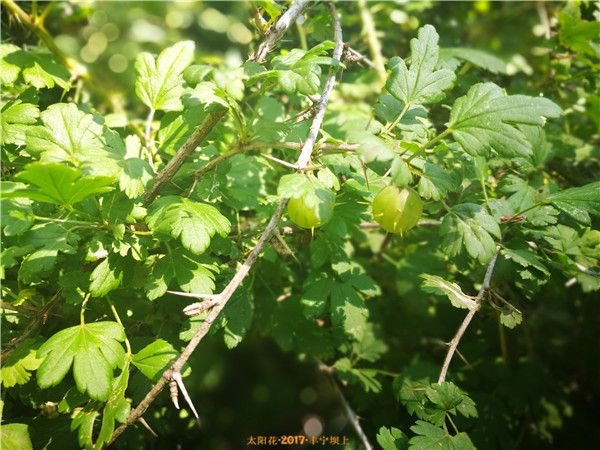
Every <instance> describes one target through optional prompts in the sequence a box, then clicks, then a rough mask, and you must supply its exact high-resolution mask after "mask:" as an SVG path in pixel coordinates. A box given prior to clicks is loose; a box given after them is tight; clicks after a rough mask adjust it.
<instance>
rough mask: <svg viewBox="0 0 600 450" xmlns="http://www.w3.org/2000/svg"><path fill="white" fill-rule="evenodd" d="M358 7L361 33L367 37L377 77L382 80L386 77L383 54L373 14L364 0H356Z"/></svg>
mask: <svg viewBox="0 0 600 450" xmlns="http://www.w3.org/2000/svg"><path fill="white" fill-rule="evenodd" d="M358 9H359V10H360V18H361V20H362V23H363V33H364V34H365V37H366V38H367V44H368V46H369V51H370V53H371V58H372V59H373V65H374V66H375V69H376V70H377V75H379V79H380V80H381V81H382V82H384V81H385V79H386V78H387V73H386V71H385V62H384V60H383V54H382V53H381V43H380V42H379V38H378V37H377V30H376V29H375V22H374V20H373V16H372V15H371V12H370V11H369V8H368V6H367V2H366V0H358Z"/></svg>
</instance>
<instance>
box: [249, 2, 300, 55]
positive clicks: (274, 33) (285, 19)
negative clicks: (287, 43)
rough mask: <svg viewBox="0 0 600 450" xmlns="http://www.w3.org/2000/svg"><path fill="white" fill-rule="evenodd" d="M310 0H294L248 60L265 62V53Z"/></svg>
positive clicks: (273, 46)
mask: <svg viewBox="0 0 600 450" xmlns="http://www.w3.org/2000/svg"><path fill="white" fill-rule="evenodd" d="M310 3H311V0H296V1H295V2H294V3H293V4H292V6H290V8H289V9H288V10H287V11H286V12H284V13H283V14H282V15H281V17H280V18H279V20H277V22H276V23H275V24H274V25H273V26H272V27H271V28H270V29H269V30H268V31H267V34H266V36H265V39H264V40H263V41H262V43H261V44H260V45H259V46H258V48H257V49H256V51H255V52H254V53H253V54H252V55H250V57H249V58H248V60H250V61H256V62H259V63H262V62H265V59H266V58H267V55H268V54H269V52H271V50H273V49H274V48H275V46H276V45H277V43H278V42H279V40H280V39H281V37H282V36H283V35H284V34H285V32H286V31H287V29H288V28H289V27H290V26H292V24H294V22H296V19H298V17H299V16H300V14H302V13H303V12H304V9H305V8H306V7H307V6H308V5H309V4H310Z"/></svg>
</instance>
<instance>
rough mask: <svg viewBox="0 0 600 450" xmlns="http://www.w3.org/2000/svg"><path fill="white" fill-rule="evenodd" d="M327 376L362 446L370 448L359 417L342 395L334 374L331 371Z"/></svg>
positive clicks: (366, 448) (366, 449)
mask: <svg viewBox="0 0 600 450" xmlns="http://www.w3.org/2000/svg"><path fill="white" fill-rule="evenodd" d="M329 376H330V379H331V382H332V383H333V386H334V388H335V391H336V392H337V394H338V397H339V398H340V401H341V402H342V406H343V407H344V411H345V412H346V416H348V420H349V421H350V423H351V424H352V426H353V427H354V431H356V434H357V435H358V437H359V438H360V441H361V442H362V444H363V447H364V448H365V450H372V449H373V447H372V446H371V443H370V442H369V439H368V438H367V435H366V434H365V432H364V431H363V429H362V427H361V426H360V418H359V417H358V416H357V415H356V413H355V412H354V410H353V409H352V406H350V403H348V400H346V397H345V396H344V393H343V392H342V389H341V388H340V386H339V384H338V382H337V381H336V379H335V376H334V375H333V374H332V373H331V372H329Z"/></svg>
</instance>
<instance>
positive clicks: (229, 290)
mask: <svg viewBox="0 0 600 450" xmlns="http://www.w3.org/2000/svg"><path fill="white" fill-rule="evenodd" d="M306 3H308V2H305V1H303V0H297V2H296V3H295V4H294V5H293V6H292V8H294V7H295V6H296V7H297V6H298V5H299V4H300V5H301V6H302V5H303V6H305V4H306ZM303 6H302V7H303ZM292 8H290V10H291V9H292ZM329 8H330V11H331V13H332V17H333V20H334V24H335V28H336V41H337V43H336V48H335V50H334V56H336V58H337V59H338V60H339V58H340V56H341V51H342V46H343V43H342V41H341V39H342V36H341V28H340V25H339V18H338V16H337V13H336V11H335V7H334V6H333V4H332V3H329ZM288 12H289V10H288ZM300 12H301V9H300ZM300 12H298V14H300ZM280 20H281V18H280ZM286 20H287V19H286ZM288 26H289V24H288ZM334 81H335V75H331V76H330V77H329V79H328V81H327V84H326V87H325V90H324V91H323V95H322V97H321V104H322V105H323V108H322V111H320V118H318V117H315V119H314V121H313V124H312V126H311V133H313V128H314V127H315V126H316V125H315V123H316V124H318V126H319V129H320V126H321V123H322V121H323V115H324V113H325V110H324V108H325V107H326V106H327V97H328V96H329V93H330V92H331V89H332V88H333V82H334ZM323 100H325V101H323ZM222 114H224V112H223V113H222ZM215 123H216V122H215ZM200 128H202V125H200ZM211 128H212V127H211ZM319 129H317V130H316V132H314V135H315V136H316V134H317V133H318V132H319ZM197 131H198V129H197V130H196V131H195V132H194V134H196V133H197ZM190 139H191V138H190ZM190 139H189V140H188V141H187V142H186V143H185V144H184V147H185V146H186V145H187V144H188V142H189V141H190ZM307 141H308V142H310V144H309V145H307V144H305V145H304V147H303V151H302V153H301V155H300V157H302V154H305V155H307V157H308V158H310V155H311V154H312V151H313V150H314V146H315V139H314V138H313V139H312V140H310V139H307ZM193 148H195V146H194V147H192V149H191V150H190V152H191V151H192V150H193ZM182 150H183V147H182V149H180V150H179V152H178V154H179V153H181V152H182ZM186 156H187V155H186ZM305 157H306V156H305ZM175 158H177V155H176V156H175ZM175 158H174V159H175ZM183 159H185V157H184V158H182V159H181V164H182V163H183ZM299 160H300V158H299ZM307 160H308V159H307ZM171 161H172V160H171ZM169 164H170V163H169ZM181 164H179V166H181ZM179 166H177V167H176V168H175V170H174V171H173V170H171V172H169V173H170V176H168V175H169V174H166V175H164V176H163V179H164V181H163V182H162V184H164V183H165V182H167V181H168V180H169V179H170V178H171V177H172V176H173V175H174V174H175V172H176V171H177V169H178V168H179ZM298 166H299V167H306V164H300V161H299V162H298ZM165 169H166V168H165ZM164 171H165V170H164V169H163V172H164ZM159 176H160V174H159ZM157 178H158V176H157ZM157 184H158V180H157V181H156V182H155V186H156V185H157ZM162 184H161V185H162ZM155 186H153V191H149V192H148V194H151V195H148V194H147V196H146V198H145V200H146V202H147V203H148V202H149V201H151V200H152V199H153V198H154V196H155V195H156V192H157V191H158V189H159V188H160V185H159V186H158V188H156V189H154V188H155ZM148 199H150V200H148ZM287 203H288V199H287V198H284V199H282V200H281V201H280V203H279V205H278V206H277V209H276V210H275V212H274V213H273V215H272V216H271V219H270V220H269V223H268V224H267V227H266V228H265V231H264V232H263V234H262V235H261V237H260V239H259V240H258V242H257V244H256V246H255V247H254V248H253V249H252V251H251V252H250V254H249V255H248V258H247V259H246V260H245V261H244V263H243V264H242V265H241V266H240V267H239V269H238V270H237V272H236V273H235V275H234V276H233V277H232V278H231V280H230V281H229V283H228V284H227V286H225V288H224V289H223V290H222V291H221V293H219V294H217V297H216V298H213V299H212V300H211V301H212V302H213V303H214V305H211V306H212V308H211V309H210V311H209V312H208V315H207V316H206V318H205V319H204V321H203V322H202V324H201V325H200V327H199V328H198V330H197V331H196V333H195V334H194V336H193V337H192V339H191V340H190V342H188V344H187V346H186V347H185V349H184V350H183V352H182V353H181V355H179V357H178V358H177V360H176V361H175V362H174V363H173V364H172V365H171V367H170V368H169V369H167V370H166V371H165V372H164V373H163V375H162V377H161V378H160V380H159V381H158V382H157V383H156V384H155V385H154V386H153V387H152V389H150V391H149V392H148V393H147V394H146V396H145V397H144V399H143V400H142V401H141V402H140V403H139V404H138V406H137V407H136V408H135V409H133V410H132V411H131V413H130V414H129V417H128V418H127V421H126V422H125V423H124V424H123V425H121V426H119V427H118V428H117V429H116V430H115V431H114V432H113V434H112V436H111V439H110V442H109V445H110V444H111V443H112V442H114V441H115V439H117V438H118V437H119V436H120V435H121V434H122V433H123V432H124V431H125V429H126V428H127V427H128V426H129V425H131V424H132V423H134V422H135V421H136V420H138V419H139V418H140V417H141V416H142V414H144V412H145V411H146V410H147V409H148V407H149V406H150V405H151V404H152V402H153V401H154V400H155V399H156V397H157V396H158V394H159V393H160V392H161V391H162V390H163V389H164V387H165V386H166V385H167V384H168V383H169V381H170V380H172V379H174V376H175V377H176V376H177V375H175V374H179V373H180V371H181V369H182V367H183V365H184V364H185V363H186V362H187V360H188V359H189V358H190V357H191V356H192V354H193V353H194V350H196V347H197V346H198V345H199V344H200V341H202V339H203V338H204V336H206V334H207V333H208V331H209V330H210V328H211V326H212V324H213V323H214V322H215V321H216V320H217V318H218V317H219V314H220V313H221V311H222V310H223V308H225V305H226V304H227V302H228V301H229V299H230V298H231V297H232V296H233V294H234V293H235V291H236V290H237V288H238V287H239V286H240V284H241V283H242V282H243V281H244V279H245V278H246V276H247V275H248V273H249V272H250V269H251V268H252V266H253V265H254V263H255V262H256V260H257V259H258V256H259V255H260V253H261V252H262V251H263V249H264V247H265V246H266V245H267V243H268V242H269V241H270V240H271V238H272V237H273V236H274V235H275V233H276V232H277V226H278V224H279V221H280V219H281V216H282V215H283V212H284V210H285V208H286V206H287ZM199 305H202V303H199ZM193 308H194V305H189V306H188V307H187V308H186V310H190V309H193ZM179 388H180V389H181V387H180V386H179Z"/></svg>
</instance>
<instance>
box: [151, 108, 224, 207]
mask: <svg viewBox="0 0 600 450" xmlns="http://www.w3.org/2000/svg"><path fill="white" fill-rule="evenodd" d="M226 112H227V110H221V111H218V112H210V113H208V115H207V116H206V117H205V118H204V120H203V121H202V122H201V123H200V125H198V126H197V127H196V129H195V130H194V132H193V133H192V134H191V136H190V137H189V138H188V139H187V140H186V141H185V142H184V143H183V145H182V146H181V147H180V148H179V150H177V153H176V154H175V156H173V158H171V160H170V161H169V162H168V163H167V165H166V166H165V167H163V169H162V170H161V171H160V172H158V173H157V174H156V176H155V177H154V183H153V184H152V187H151V188H150V189H149V190H148V191H147V192H146V194H145V195H144V203H145V204H146V205H148V204H149V203H151V202H152V200H154V199H155V198H156V196H157V195H158V191H159V190H160V189H161V188H162V187H163V186H164V185H165V184H166V183H167V182H169V180H171V178H173V177H174V176H175V174H176V173H177V171H178V170H179V168H180V167H181V166H182V165H183V163H184V162H185V160H186V159H187V157H188V156H189V155H190V154H191V153H192V152H193V151H194V150H195V149H196V147H198V145H200V144H201V143H202V141H203V140H204V139H205V138H206V136H207V135H208V133H210V131H211V130H212V129H213V128H214V126H215V125H216V124H217V123H218V122H219V121H220V120H221V118H222V117H223V116H224V115H225V113H226Z"/></svg>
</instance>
